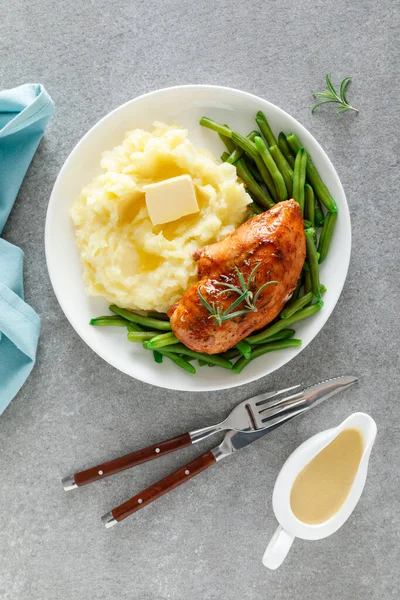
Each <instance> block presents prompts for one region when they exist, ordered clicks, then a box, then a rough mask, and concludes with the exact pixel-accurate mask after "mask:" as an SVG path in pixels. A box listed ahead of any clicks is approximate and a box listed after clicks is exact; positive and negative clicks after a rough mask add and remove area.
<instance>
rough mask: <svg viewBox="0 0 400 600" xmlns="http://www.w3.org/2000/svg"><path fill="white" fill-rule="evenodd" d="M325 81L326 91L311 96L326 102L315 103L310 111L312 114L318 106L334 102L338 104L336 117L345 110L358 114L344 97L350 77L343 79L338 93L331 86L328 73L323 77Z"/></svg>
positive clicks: (356, 109)
mask: <svg viewBox="0 0 400 600" xmlns="http://www.w3.org/2000/svg"><path fill="white" fill-rule="evenodd" d="M325 80H326V85H327V87H328V89H327V90H324V91H323V92H314V93H313V96H314V98H326V100H323V101H322V102H317V104H316V105H315V106H314V107H313V109H312V111H311V112H312V113H314V111H315V109H316V108H318V106H321V105H322V104H329V103H330V102H336V103H337V104H340V106H339V108H338V109H337V111H336V114H337V115H339V114H340V113H342V112H345V111H346V110H354V111H355V112H359V110H358V108H354V106H351V104H349V102H348V100H347V97H346V88H347V86H348V85H349V83H350V81H351V77H345V78H344V79H343V81H342V83H341V84H340V91H339V93H338V92H337V91H336V90H335V88H334V87H333V85H332V81H331V74H330V73H327V74H326V75H325Z"/></svg>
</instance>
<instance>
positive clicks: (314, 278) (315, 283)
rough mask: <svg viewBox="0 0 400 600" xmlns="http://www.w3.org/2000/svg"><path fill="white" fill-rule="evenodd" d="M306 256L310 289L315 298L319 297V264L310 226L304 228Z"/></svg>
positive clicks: (313, 230)
mask: <svg viewBox="0 0 400 600" xmlns="http://www.w3.org/2000/svg"><path fill="white" fill-rule="evenodd" d="M305 234H306V248H307V258H308V262H309V265H310V275H311V290H312V293H313V294H314V296H315V297H316V298H321V290H320V289H319V266H318V256H317V249H316V247H315V243H314V235H315V229H313V228H310V229H306V230H305Z"/></svg>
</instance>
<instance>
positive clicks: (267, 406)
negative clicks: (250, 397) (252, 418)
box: [257, 390, 303, 415]
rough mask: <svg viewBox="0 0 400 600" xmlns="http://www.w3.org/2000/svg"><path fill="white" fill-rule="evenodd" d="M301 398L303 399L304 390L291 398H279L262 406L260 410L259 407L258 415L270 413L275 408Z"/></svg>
mask: <svg viewBox="0 0 400 600" xmlns="http://www.w3.org/2000/svg"><path fill="white" fill-rule="evenodd" d="M299 398H303V390H301V391H300V392H297V393H296V394H292V395H291V396H285V397H284V398H277V399H276V400H270V401H269V402H266V403H263V404H261V406H260V408H258V407H257V411H258V414H259V415H261V414H262V413H264V412H266V411H269V410H270V409H271V408H274V407H275V406H281V405H282V404H290V403H291V402H294V401H295V400H298V399H299Z"/></svg>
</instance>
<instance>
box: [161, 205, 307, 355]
mask: <svg viewBox="0 0 400 600" xmlns="http://www.w3.org/2000/svg"><path fill="white" fill-rule="evenodd" d="M305 255H306V242H305V235H304V225H303V218H302V214H301V211H300V207H299V205H298V204H297V202H296V201H295V200H287V201H285V202H280V203H279V204H276V205H275V206H274V207H273V208H271V209H270V210H268V211H267V212H264V213H262V214H260V215H257V216H255V217H253V218H252V219H249V220H248V221H246V223H244V224H243V225H241V226H240V227H239V228H238V229H236V230H235V231H234V232H233V233H231V234H230V235H229V236H228V237H226V238H225V239H224V240H222V241H221V242H217V243H216V244H211V245H210V246H206V247H205V248H203V249H202V250H198V251H197V252H195V254H194V258H195V259H196V260H198V276H199V280H198V282H197V283H195V284H194V285H192V287H191V288H190V289H189V290H188V291H187V292H186V294H185V295H184V296H183V298H182V300H181V301H180V302H178V303H177V304H176V305H174V306H173V307H172V308H171V309H170V311H169V316H170V317H171V327H172V331H173V332H174V334H175V335H176V337H177V338H179V340H181V342H183V343H184V344H185V345H186V346H188V347H189V348H191V349H192V350H196V351H197V352H206V353H207V354H216V353H218V352H225V350H228V349H229V348H232V346H234V345H235V344H236V343H237V342H238V341H240V340H242V339H243V338H245V337H246V336H248V335H249V334H251V333H252V332H253V331H255V330H257V329H261V328H262V327H265V325H267V324H268V323H270V322H271V321H272V320H273V319H275V317H276V316H277V315H278V314H279V313H280V311H281V310H282V308H283V306H284V305H285V303H286V302H287V301H288V299H289V298H290V296H291V295H292V294H293V291H294V290H295V288H296V285H297V280H298V278H299V277H300V273H301V269H302V267H303V263H304V259H305ZM257 264H258V265H259V266H258V267H257V270H256V272H255V274H254V278H253V280H252V281H253V283H252V285H251V291H252V292H253V293H255V292H256V291H257V290H258V289H259V288H260V286H262V285H263V284H264V283H266V282H267V281H277V282H278V283H272V284H270V285H268V286H266V287H265V288H264V289H263V290H262V292H261V293H260V295H259V297H258V299H257V312H247V313H246V314H244V315H241V316H238V317H235V318H234V319H231V320H227V321H224V322H223V323H222V324H221V325H218V324H216V323H215V319H214V318H213V317H211V318H209V317H210V316H211V315H210V312H209V311H208V310H207V308H205V307H204V306H203V304H202V302H201V300H200V298H199V294H198V288H199V287H200V291H201V293H202V295H203V296H204V298H205V299H206V300H207V302H208V303H210V304H211V303H212V302H214V303H215V304H216V305H220V306H222V308H223V310H225V309H226V308H228V307H229V306H230V305H231V304H232V302H234V300H236V299H237V298H238V294H237V293H235V292H228V293H223V294H221V291H222V290H223V289H225V288H223V287H221V286H220V285H218V284H217V282H224V283H231V284H233V285H235V286H238V287H240V285H239V281H238V276H237V272H236V269H235V266H236V267H237V268H238V269H239V270H240V271H241V272H242V273H243V276H244V280H245V281H246V282H247V281H248V279H249V276H250V274H251V271H252V269H253V268H254V267H255V266H256V265H257ZM243 308H244V303H242V304H240V305H239V306H238V307H237V308H236V309H235V311H237V310H241V309H243Z"/></svg>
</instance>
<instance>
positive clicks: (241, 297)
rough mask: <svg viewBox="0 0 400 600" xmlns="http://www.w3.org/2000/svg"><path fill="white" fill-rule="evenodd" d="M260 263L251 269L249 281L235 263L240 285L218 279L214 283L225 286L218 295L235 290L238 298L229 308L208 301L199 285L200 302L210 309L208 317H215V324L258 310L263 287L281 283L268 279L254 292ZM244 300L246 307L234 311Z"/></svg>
mask: <svg viewBox="0 0 400 600" xmlns="http://www.w3.org/2000/svg"><path fill="white" fill-rule="evenodd" d="M260 265H261V262H258V263H257V264H256V266H255V267H254V269H253V270H252V271H251V273H250V275H249V278H248V280H247V282H246V281H245V279H244V276H243V273H242V272H241V271H240V269H238V267H237V266H236V265H235V271H236V274H237V277H238V280H239V285H240V287H239V286H236V285H232V284H231V283H225V282H223V281H216V282H215V283H214V285H215V286H221V287H224V288H225V289H224V290H221V291H220V292H218V294H217V296H222V295H223V294H227V293H228V294H229V293H232V292H234V293H235V294H237V296H238V297H237V298H236V300H234V301H233V302H232V304H230V305H229V306H228V308H226V309H225V310H223V307H222V306H221V304H219V303H216V302H211V303H210V302H207V300H206V299H205V298H204V296H203V294H202V293H201V287H200V286H199V287H198V288H197V293H198V295H199V298H200V302H201V303H202V305H203V306H204V308H206V309H207V310H208V312H209V313H210V316H209V317H208V318H209V319H212V318H214V319H215V320H214V325H222V323H224V322H225V321H229V320H230V319H235V318H236V317H239V316H241V315H245V314H246V313H248V312H257V310H258V309H257V300H258V298H259V296H260V294H261V292H262V291H263V289H264V288H266V287H267V285H271V283H279V281H267V282H266V283H264V284H263V285H262V286H260V287H259V288H258V290H257V291H256V292H255V293H254V292H252V291H251V289H250V288H251V285H252V283H253V280H254V276H255V273H256V271H257V269H258V267H259V266H260ZM242 302H244V308H243V309H241V310H237V311H235V312H232V311H234V310H235V308H237V307H238V306H239V304H241V303H242Z"/></svg>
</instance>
